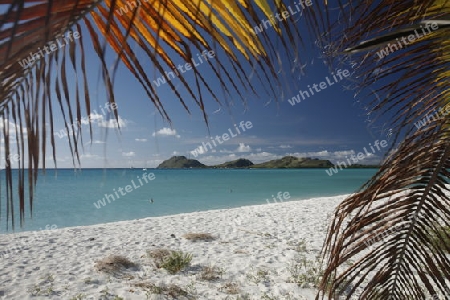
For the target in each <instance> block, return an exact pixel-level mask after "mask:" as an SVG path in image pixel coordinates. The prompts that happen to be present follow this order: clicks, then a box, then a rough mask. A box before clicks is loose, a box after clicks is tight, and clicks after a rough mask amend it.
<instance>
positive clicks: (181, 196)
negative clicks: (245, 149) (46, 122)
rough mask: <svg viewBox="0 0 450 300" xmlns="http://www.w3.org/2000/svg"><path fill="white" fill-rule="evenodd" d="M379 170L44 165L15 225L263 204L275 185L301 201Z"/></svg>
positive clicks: (0, 228)
mask: <svg viewBox="0 0 450 300" xmlns="http://www.w3.org/2000/svg"><path fill="white" fill-rule="evenodd" d="M376 171H377V170H376V169H347V170H341V171H339V173H338V174H334V175H333V176H328V175H327V173H326V172H325V169H240V170H224V169H207V170H200V169H186V170H161V169H148V170H142V169H84V170H77V171H74V170H73V169H58V170H57V172H56V174H55V171H54V170H47V172H46V175H41V176H39V178H38V183H37V187H36V193H35V201H34V205H33V216H32V217H33V218H32V219H31V218H30V216H29V204H28V201H26V217H25V225H24V227H23V228H22V229H20V227H19V226H18V225H19V224H18V223H17V222H18V219H19V218H18V214H17V215H16V231H28V230H39V229H45V227H46V226H47V228H48V227H49V226H53V227H55V226H57V227H58V228H62V227H69V226H82V225H91V224H99V223H107V222H115V221H122V220H133V219H140V218H145V217H153V216H164V215H172V214H178V213H186V212H194V211H205V210H211V209H223V208H233V207H240V206H246V205H266V204H267V201H268V200H269V201H270V202H271V203H273V202H274V201H273V199H272V195H274V196H275V197H276V195H277V193H278V192H282V193H285V192H288V193H289V195H290V199H289V200H300V201H301V200H302V199H309V198H314V197H322V196H336V195H342V194H348V193H352V192H355V191H356V190H358V188H359V187H361V185H362V184H363V183H365V182H366V181H367V180H368V179H370V177H371V176H373V175H374V174H375V172H376ZM2 173H3V172H2ZM145 173H147V178H148V177H150V178H153V177H152V175H151V173H153V174H154V179H153V180H150V179H147V180H144V179H143V176H144V174H145ZM2 175H3V174H2ZM2 180H3V176H2ZM146 181H147V182H146ZM2 184H4V183H2ZM127 185H128V187H127ZM120 191H121V192H120ZM1 193H2V195H1V197H2V199H1V201H2V203H1V204H0V205H1V206H2V207H1V208H2V210H1V212H0V217H1V224H0V233H4V232H5V228H6V218H5V209H4V203H5V202H4V201H5V198H4V197H5V196H4V193H5V190H4V189H3V187H2V190H1ZM105 194H107V195H109V197H108V199H109V200H110V203H108V201H107V199H106V198H105ZM117 196H119V197H117ZM152 199H153V203H152V202H151V200H152ZM15 200H16V201H15V209H16V213H18V212H17V210H18V209H17V207H18V203H17V198H16V199H15ZM102 200H103V201H104V203H105V205H104V206H103V204H102V203H100V202H102ZM99 201H100V202H99ZM94 203H95V204H94ZM97 207H99V208H97Z"/></svg>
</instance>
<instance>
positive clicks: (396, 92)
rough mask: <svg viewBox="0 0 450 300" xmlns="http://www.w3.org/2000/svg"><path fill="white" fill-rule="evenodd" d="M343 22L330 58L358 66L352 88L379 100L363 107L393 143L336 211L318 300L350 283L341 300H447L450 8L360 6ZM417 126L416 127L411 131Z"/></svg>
mask: <svg viewBox="0 0 450 300" xmlns="http://www.w3.org/2000/svg"><path fill="white" fill-rule="evenodd" d="M364 4H366V8H364V7H363V5H364ZM342 14H343V15H352V16H353V17H354V18H353V19H352V20H351V22H350V21H349V22H347V21H345V22H344V23H345V24H344V25H343V26H342V27H344V29H343V32H342V33H341V34H340V35H338V36H336V35H335V36H333V39H331V38H330V39H329V42H330V43H331V44H332V45H333V46H335V47H334V48H333V50H332V51H331V52H334V53H343V52H345V49H347V52H350V53H356V54H355V55H353V56H352V57H351V59H352V60H357V61H358V60H360V61H363V62H364V63H363V64H361V65H360V67H359V69H358V70H357V71H356V72H357V73H358V74H357V77H358V78H359V79H360V82H359V83H358V84H357V88H359V89H361V90H364V88H366V87H369V86H370V87H372V88H373V89H374V91H375V92H376V93H377V95H378V97H380V96H381V97H380V98H379V99H374V100H369V101H368V102H367V103H366V105H367V109H368V111H370V112H371V113H372V114H377V115H385V116H390V117H391V122H390V124H386V127H387V128H390V129H391V130H392V131H393V132H394V133H396V135H395V136H396V137H395V139H394V141H393V142H392V144H391V151H390V153H389V155H388V156H387V157H386V158H385V160H384V162H383V165H382V167H381V168H380V170H379V171H378V173H377V174H376V175H375V176H374V177H373V178H372V179H371V180H370V181H369V182H368V183H367V184H365V185H364V187H363V188H362V189H361V190H360V191H359V192H358V193H356V194H354V195H352V196H351V197H350V198H348V199H346V200H345V201H344V202H343V203H342V204H340V205H339V206H338V208H337V210H336V213H335V217H334V219H333V221H332V224H331V226H330V229H329V233H328V237H327V240H326V244H325V247H324V251H323V253H324V255H325V258H326V260H325V263H326V265H327V268H326V270H325V274H324V278H323V282H322V286H321V291H322V293H321V294H320V295H318V298H322V297H324V296H325V294H327V295H328V296H329V297H331V296H332V295H334V294H336V293H339V292H342V291H340V290H339V288H338V287H339V286H340V285H341V284H342V283H345V282H351V285H349V289H350V292H349V293H346V294H345V295H344V297H342V298H343V299H350V297H351V295H352V294H354V293H355V292H356V291H358V294H359V297H360V299H425V298H426V297H435V298H433V299H438V297H448V296H449V295H450V293H449V292H450V288H449V287H450V281H449V279H450V259H449V258H450V256H449V251H450V245H448V244H445V243H437V242H436V236H439V237H440V238H441V239H442V240H448V237H449V236H448V232H446V231H443V230H442V228H446V227H448V225H449V224H450V186H449V183H450V182H449V178H450V176H449V175H450V174H449V170H450V143H449V122H450V121H449V120H450V119H449V113H450V89H449V83H448V82H449V79H450V65H449V64H450V43H449V39H448V37H449V36H450V28H449V26H448V21H447V18H446V16H448V15H450V1H424V2H420V3H419V2H416V1H380V2H379V3H376V4H374V3H372V2H371V1H362V2H361V3H360V4H359V5H358V6H354V7H351V8H348V7H347V8H343V13H342ZM433 20H437V21H436V22H439V24H440V25H439V30H435V31H433V32H430V33H429V34H427V35H426V36H425V35H423V36H422V37H421V38H420V39H416V40H415V41H414V43H410V44H409V45H407V47H404V48H403V49H398V51H392V52H391V53H389V54H388V55H387V56H385V57H384V58H382V59H380V57H379V56H377V55H376V51H380V49H383V47H386V45H387V44H389V43H390V42H392V43H397V42H398V40H397V39H398V38H399V37H402V36H403V35H408V34H411V33H412V32H411V30H412V31H414V29H415V28H417V25H414V24H422V23H421V22H432V21H433ZM405 28H406V30H405ZM362 31H363V32H364V33H362ZM333 32H339V29H335V31H333ZM386 32H387V33H386ZM361 40H366V42H363V43H361V42H360V41H361ZM355 45H356V46H355ZM392 48H393V49H394V50H395V47H392ZM371 49H372V50H373V51H369V52H367V50H371ZM344 59H347V58H346V57H344ZM419 121H421V122H423V126H414V125H415V124H416V125H417V124H418V123H417V122H419ZM421 124H422V123H421ZM417 127H420V128H417ZM348 261H355V263H354V264H352V265H351V266H350V267H349V266H348V264H347V263H346V262H348ZM330 282H331V285H332V288H331V290H329V291H328V290H327V288H328V287H329V284H330ZM326 291H327V292H326ZM439 299H440V298H439Z"/></svg>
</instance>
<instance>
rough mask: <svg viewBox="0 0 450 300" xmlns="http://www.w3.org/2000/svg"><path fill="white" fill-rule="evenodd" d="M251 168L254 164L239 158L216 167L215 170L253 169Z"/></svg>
mask: <svg viewBox="0 0 450 300" xmlns="http://www.w3.org/2000/svg"><path fill="white" fill-rule="evenodd" d="M251 167H253V163H252V162H251V161H250V160H248V159H245V158H239V159H236V160H233V161H228V162H225V163H223V164H220V165H215V166H214V168H229V169H238V168H251Z"/></svg>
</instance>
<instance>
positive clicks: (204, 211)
mask: <svg viewBox="0 0 450 300" xmlns="http://www.w3.org/2000/svg"><path fill="white" fill-rule="evenodd" d="M350 195H352V194H339V195H331V196H320V197H312V198H311V197H309V198H295V199H289V200H285V201H282V202H277V203H267V202H261V204H250V205H242V206H237V207H230V208H216V209H207V210H197V211H192V212H182V213H175V214H168V215H162V216H152V217H144V218H137V219H130V220H121V221H112V222H105V223H98V224H90V225H77V226H67V227H57V228H53V226H52V228H51V230H56V231H57V230H64V229H72V228H75V229H79V228H84V227H93V226H105V225H111V224H116V223H117V224H120V223H126V222H134V221H145V220H148V219H158V218H167V217H176V216H185V215H191V214H192V215H194V214H200V213H208V212H223V211H228V210H236V209H242V208H249V209H250V208H256V207H261V206H266V205H268V206H269V205H277V204H284V203H290V202H301V201H313V200H315V199H317V200H323V199H328V198H337V197H339V198H343V199H345V198H347V197H348V196H350ZM47 226H48V227H50V226H49V225H47ZM34 232H47V230H45V229H42V230H26V231H16V232H14V231H7V232H0V237H2V236H7V235H11V234H12V235H14V234H17V235H18V234H25V233H34ZM0 251H1V250H0Z"/></svg>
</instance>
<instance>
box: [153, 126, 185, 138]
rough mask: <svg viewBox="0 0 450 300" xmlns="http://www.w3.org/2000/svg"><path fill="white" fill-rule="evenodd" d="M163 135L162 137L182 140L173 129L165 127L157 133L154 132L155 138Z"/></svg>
mask: <svg viewBox="0 0 450 300" xmlns="http://www.w3.org/2000/svg"><path fill="white" fill-rule="evenodd" d="M156 135H161V136H171V135H172V136H175V137H177V138H180V136H179V135H177V131H176V130H175V129H171V128H169V127H164V128H162V129H160V130H158V131H156V132H153V136H156Z"/></svg>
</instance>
